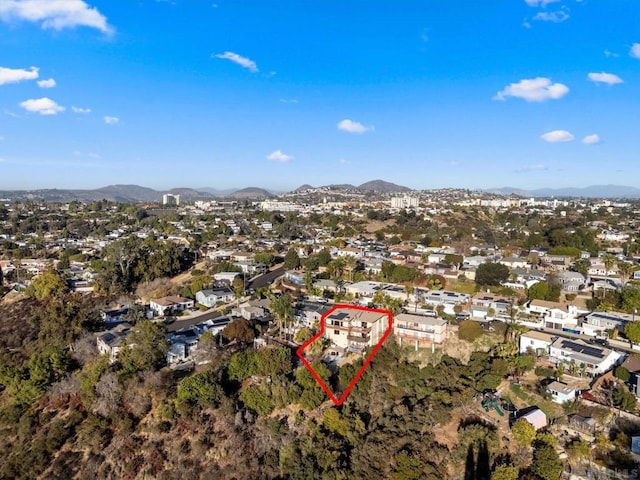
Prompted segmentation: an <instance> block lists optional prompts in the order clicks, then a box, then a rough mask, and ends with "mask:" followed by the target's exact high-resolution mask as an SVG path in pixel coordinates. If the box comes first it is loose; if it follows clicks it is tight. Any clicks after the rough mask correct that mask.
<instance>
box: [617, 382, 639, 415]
mask: <svg viewBox="0 0 640 480" xmlns="http://www.w3.org/2000/svg"><path fill="white" fill-rule="evenodd" d="M636 403H637V398H636V396H635V395H634V394H633V393H631V392H630V391H629V390H627V388H626V387H625V386H624V385H618V388H616V389H615V390H614V392H613V404H614V405H615V406H616V407H618V408H620V409H622V410H624V411H625V412H633V411H635V409H636Z"/></svg>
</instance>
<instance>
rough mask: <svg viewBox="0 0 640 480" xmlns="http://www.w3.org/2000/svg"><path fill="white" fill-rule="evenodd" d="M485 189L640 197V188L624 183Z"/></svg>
mask: <svg viewBox="0 0 640 480" xmlns="http://www.w3.org/2000/svg"><path fill="white" fill-rule="evenodd" d="M485 191H486V192H488V193H496V194H499V195H520V196H522V197H583V198H640V188H636V187H627V186H623V185H591V186H589V187H583V188H539V189H535V190H523V189H520V188H513V187H503V188H493V189H489V190H485Z"/></svg>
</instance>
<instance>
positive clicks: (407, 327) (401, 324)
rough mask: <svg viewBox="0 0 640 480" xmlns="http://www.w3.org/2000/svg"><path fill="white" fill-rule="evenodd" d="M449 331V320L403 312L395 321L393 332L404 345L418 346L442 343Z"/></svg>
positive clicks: (401, 344)
mask: <svg viewBox="0 0 640 480" xmlns="http://www.w3.org/2000/svg"><path fill="white" fill-rule="evenodd" d="M446 333H447V321H446V320H444V319H442V318H434V317H424V316H421V315H412V314H408V313H401V314H399V315H396V316H395V318H394V321H393V334H394V335H395V337H396V341H397V342H398V343H399V344H400V346H403V345H411V346H414V347H415V349H416V350H418V347H425V346H431V345H434V344H441V343H442V342H443V341H444V338H445V336H446Z"/></svg>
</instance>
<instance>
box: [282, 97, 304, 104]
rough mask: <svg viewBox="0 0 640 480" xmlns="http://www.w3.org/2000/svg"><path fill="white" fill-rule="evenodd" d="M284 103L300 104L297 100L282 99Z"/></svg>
mask: <svg viewBox="0 0 640 480" xmlns="http://www.w3.org/2000/svg"><path fill="white" fill-rule="evenodd" d="M280 102H282V103H299V102H298V99H297V98H281V99H280Z"/></svg>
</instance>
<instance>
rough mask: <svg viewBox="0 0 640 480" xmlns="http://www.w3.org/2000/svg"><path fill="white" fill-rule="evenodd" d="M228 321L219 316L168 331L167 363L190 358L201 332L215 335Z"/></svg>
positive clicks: (226, 318) (195, 348) (227, 318)
mask: <svg viewBox="0 0 640 480" xmlns="http://www.w3.org/2000/svg"><path fill="white" fill-rule="evenodd" d="M230 322H231V319H230V318H229V317H219V318H216V319H213V320H207V321H205V322H202V323H198V324H196V325H191V326H190V327H188V328H185V329H181V330H177V331H175V332H170V333H168V334H167V337H166V338H167V342H168V343H169V350H168V352H167V363H168V364H169V365H171V364H175V363H180V362H185V361H187V360H190V359H191V358H192V356H193V353H194V352H195V351H196V350H197V347H198V341H199V340H200V337H201V336H202V335H203V334H205V333H206V332H211V334H213V335H217V334H218V333H219V332H221V331H222V330H223V329H224V327H226V326H227V325H228V324H229V323H230Z"/></svg>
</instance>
